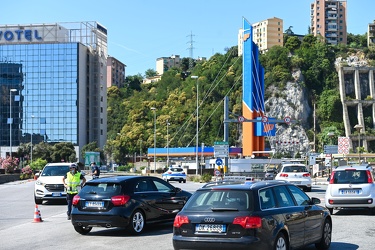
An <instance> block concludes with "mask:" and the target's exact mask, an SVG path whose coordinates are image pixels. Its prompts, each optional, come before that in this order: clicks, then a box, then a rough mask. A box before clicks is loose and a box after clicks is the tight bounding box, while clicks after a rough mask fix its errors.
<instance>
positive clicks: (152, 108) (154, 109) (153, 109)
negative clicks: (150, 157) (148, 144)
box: [151, 107, 156, 174]
mask: <svg viewBox="0 0 375 250" xmlns="http://www.w3.org/2000/svg"><path fill="white" fill-rule="evenodd" d="M151 110H152V111H154V174H156V108H154V107H151Z"/></svg>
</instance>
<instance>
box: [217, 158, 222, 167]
mask: <svg viewBox="0 0 375 250" xmlns="http://www.w3.org/2000/svg"><path fill="white" fill-rule="evenodd" d="M216 165H218V166H221V165H223V160H222V159H220V158H217V159H216Z"/></svg>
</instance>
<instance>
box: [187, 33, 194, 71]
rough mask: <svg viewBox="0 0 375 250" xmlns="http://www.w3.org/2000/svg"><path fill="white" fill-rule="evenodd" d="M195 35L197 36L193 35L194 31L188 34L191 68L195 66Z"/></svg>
mask: <svg viewBox="0 0 375 250" xmlns="http://www.w3.org/2000/svg"><path fill="white" fill-rule="evenodd" d="M193 36H195V35H193V32H192V31H191V32H190V35H188V37H190V41H189V42H188V44H189V48H188V50H189V57H190V59H189V70H190V69H191V68H193V51H194V49H195V48H194V46H193V44H194V42H195V41H193Z"/></svg>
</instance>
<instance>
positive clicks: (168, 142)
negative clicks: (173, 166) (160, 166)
mask: <svg viewBox="0 0 375 250" xmlns="http://www.w3.org/2000/svg"><path fill="white" fill-rule="evenodd" d="M169 125H171V124H170V123H169V122H168V120H167V167H169V132H168V128H169Z"/></svg>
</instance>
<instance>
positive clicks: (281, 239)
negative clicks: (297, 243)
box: [273, 233, 289, 250]
mask: <svg viewBox="0 0 375 250" xmlns="http://www.w3.org/2000/svg"><path fill="white" fill-rule="evenodd" d="M273 249H274V250H287V249H289V247H288V242H287V240H286V238H285V235H284V234H283V233H279V234H278V235H277V237H276V240H275V247H274V248H273Z"/></svg>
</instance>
